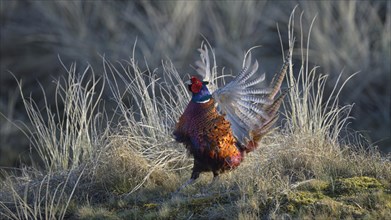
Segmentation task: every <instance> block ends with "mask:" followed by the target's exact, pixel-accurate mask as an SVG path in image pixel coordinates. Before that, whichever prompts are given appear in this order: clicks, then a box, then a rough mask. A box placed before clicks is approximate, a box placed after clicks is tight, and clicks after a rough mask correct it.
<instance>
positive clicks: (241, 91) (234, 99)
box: [206, 52, 290, 152]
mask: <svg viewBox="0 0 391 220" xmlns="http://www.w3.org/2000/svg"><path fill="white" fill-rule="evenodd" d="M206 53H207V52H206ZM289 56H290V55H289V54H288V57H287V59H286V60H285V63H284V65H283V67H282V69H281V71H279V72H278V73H277V74H275V76H274V78H273V80H272V83H271V85H270V86H269V87H265V88H258V87H256V86H257V85H259V84H260V83H262V82H263V81H264V80H265V74H262V75H260V76H256V74H255V73H256V72H257V70H258V62H257V61H255V62H254V63H252V61H251V54H249V55H248V56H247V57H246V58H245V61H244V65H243V68H242V70H241V71H240V73H239V74H238V76H236V77H235V78H234V80H233V81H231V82H230V83H228V84H227V85H225V86H224V87H222V88H219V89H217V90H216V91H215V92H214V93H213V98H214V99H215V101H216V103H217V108H218V111H219V112H220V114H222V115H224V117H225V118H226V119H227V120H228V121H229V122H230V123H231V129H232V131H233V134H234V135H235V137H236V138H237V140H238V141H239V142H240V143H241V147H242V148H244V150H245V151H246V152H249V151H252V150H254V148H256V147H257V144H258V143H257V142H258V141H259V140H260V139H261V138H262V136H263V135H265V134H266V133H267V132H268V131H269V130H270V128H271V127H272V126H273V124H274V123H275V121H276V120H277V118H278V114H277V111H278V109H279V107H280V105H281V103H282V100H283V98H284V96H285V94H286V92H285V93H282V94H281V95H279V96H278V97H277V98H275V96H276V94H277V93H278V91H279V90H280V87H281V83H282V81H283V79H284V76H285V74H286V71H287V67H288V62H287V61H288V60H289ZM252 78H253V79H252Z"/></svg>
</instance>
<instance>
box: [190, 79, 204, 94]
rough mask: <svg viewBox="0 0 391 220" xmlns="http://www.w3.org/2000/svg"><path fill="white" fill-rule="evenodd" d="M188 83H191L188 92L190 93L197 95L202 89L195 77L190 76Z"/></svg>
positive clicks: (199, 81)
mask: <svg viewBox="0 0 391 220" xmlns="http://www.w3.org/2000/svg"><path fill="white" fill-rule="evenodd" d="M190 81H191V85H190V91H191V92H192V93H199V92H200V91H201V88H202V82H201V80H199V79H197V78H196V77H195V76H192V77H191V79H190Z"/></svg>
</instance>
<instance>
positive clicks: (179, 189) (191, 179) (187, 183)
mask: <svg viewBox="0 0 391 220" xmlns="http://www.w3.org/2000/svg"><path fill="white" fill-rule="evenodd" d="M194 180H195V179H193V178H190V179H189V180H188V181H186V182H185V183H184V184H182V186H181V187H179V188H178V189H177V190H176V191H175V193H179V192H180V191H181V190H182V189H183V188H185V187H186V186H188V185H190V184H192V183H193V182H194Z"/></svg>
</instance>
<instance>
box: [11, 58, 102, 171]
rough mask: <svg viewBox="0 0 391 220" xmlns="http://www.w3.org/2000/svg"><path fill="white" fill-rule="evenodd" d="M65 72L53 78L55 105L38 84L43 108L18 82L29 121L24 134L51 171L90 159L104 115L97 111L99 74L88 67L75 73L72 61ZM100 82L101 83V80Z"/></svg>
mask: <svg viewBox="0 0 391 220" xmlns="http://www.w3.org/2000/svg"><path fill="white" fill-rule="evenodd" d="M64 68H66V67H65V66H64ZM67 72H68V77H67V78H65V77H64V78H62V80H58V81H56V103H55V106H52V105H50V104H49V103H48V102H47V100H46V94H45V89H44V87H43V86H42V85H41V89H42V93H43V97H44V101H45V106H44V107H43V109H41V108H40V107H39V106H38V105H37V104H36V103H35V101H34V100H32V99H31V98H28V97H26V96H25V95H24V94H23V90H22V82H18V85H19V90H20V93H21V95H22V99H23V103H24V106H25V109H26V111H27V115H28V117H29V120H30V122H31V124H32V126H31V127H28V126H25V128H26V129H27V131H26V132H25V134H26V135H28V136H29V138H30V142H31V144H32V146H33V147H34V149H35V150H36V151H37V152H38V154H39V156H40V158H41V159H42V162H43V164H44V167H45V169H46V170H50V171H58V170H60V171H61V170H68V169H74V168H77V167H79V166H80V165H81V164H82V163H83V162H85V161H86V160H88V159H90V157H91V156H92V152H93V148H94V145H95V144H96V140H99V139H100V138H99V134H98V133H97V130H96V129H95V128H96V127H97V126H98V124H97V123H99V121H100V117H102V116H104V115H103V114H104V112H99V111H98V106H99V104H100V98H101V96H102V92H103V87H101V89H97V85H98V84H99V83H100V81H102V78H100V79H97V78H96V77H95V74H94V73H93V71H92V69H91V68H90V67H88V68H86V69H85V71H84V72H83V73H82V74H80V75H77V73H76V65H75V64H73V65H71V66H70V68H69V69H67ZM88 77H90V79H87V78H88ZM85 81H87V82H86V83H85ZM102 82H103V85H104V80H103V81H102ZM84 83H85V84H84ZM99 86H101V85H99ZM53 109H54V110H53Z"/></svg>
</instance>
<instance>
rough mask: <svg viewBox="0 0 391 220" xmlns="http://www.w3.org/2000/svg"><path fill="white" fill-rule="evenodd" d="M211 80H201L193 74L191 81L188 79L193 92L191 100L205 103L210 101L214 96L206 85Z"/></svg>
mask: <svg viewBox="0 0 391 220" xmlns="http://www.w3.org/2000/svg"><path fill="white" fill-rule="evenodd" d="M208 83H209V82H203V81H201V80H199V79H198V78H197V77H195V76H192V77H191V78H190V81H188V88H189V90H190V92H191V93H192V94H193V96H192V98H191V101H193V102H195V103H205V102H207V101H209V99H210V97H211V96H212V95H211V94H210V92H209V90H208V88H207V87H206V85H208Z"/></svg>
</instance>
